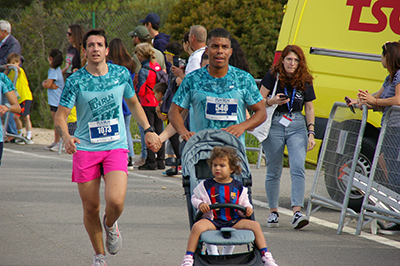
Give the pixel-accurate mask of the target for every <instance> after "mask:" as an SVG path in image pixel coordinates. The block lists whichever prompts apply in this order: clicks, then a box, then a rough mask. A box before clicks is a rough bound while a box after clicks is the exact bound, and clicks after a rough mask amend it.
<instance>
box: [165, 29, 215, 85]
mask: <svg viewBox="0 0 400 266" xmlns="http://www.w3.org/2000/svg"><path fill="white" fill-rule="evenodd" d="M206 39H207V30H206V29H205V28H204V27H203V26H201V25H194V26H192V27H190V32H189V42H190V48H191V49H192V51H193V53H192V54H191V55H190V57H189V59H188V63H187V65H186V69H185V72H183V70H182V68H179V67H176V66H172V67H171V69H172V71H173V72H174V74H175V76H177V77H179V78H181V79H182V80H183V79H184V77H185V76H186V75H187V74H189V73H190V72H192V71H194V70H196V69H199V68H200V62H201V57H202V55H203V53H204V51H205V49H206Z"/></svg>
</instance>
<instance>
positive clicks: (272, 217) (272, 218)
mask: <svg viewBox="0 0 400 266" xmlns="http://www.w3.org/2000/svg"><path fill="white" fill-rule="evenodd" d="M278 217H279V214H278V213H277V212H275V211H273V212H271V213H270V214H269V217H268V219H267V227H269V228H277V227H279V218H278Z"/></svg>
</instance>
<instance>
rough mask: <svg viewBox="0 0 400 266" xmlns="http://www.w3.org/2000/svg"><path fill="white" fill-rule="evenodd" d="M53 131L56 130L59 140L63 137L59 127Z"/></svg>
mask: <svg viewBox="0 0 400 266" xmlns="http://www.w3.org/2000/svg"><path fill="white" fill-rule="evenodd" d="M55 129H56V131H57V133H58V135H60V138H62V137H63V132H62V129H61V127H60V126H56V127H55Z"/></svg>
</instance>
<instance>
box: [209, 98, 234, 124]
mask: <svg viewBox="0 0 400 266" xmlns="http://www.w3.org/2000/svg"><path fill="white" fill-rule="evenodd" d="M238 103H239V100H238V99H224V98H216V97H207V103H206V118H207V119H210V120H220V121H237V108H238Z"/></svg>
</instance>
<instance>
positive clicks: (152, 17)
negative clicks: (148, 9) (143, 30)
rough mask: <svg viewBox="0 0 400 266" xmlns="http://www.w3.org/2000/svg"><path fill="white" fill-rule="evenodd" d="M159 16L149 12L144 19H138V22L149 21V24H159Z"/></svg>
mask: <svg viewBox="0 0 400 266" xmlns="http://www.w3.org/2000/svg"><path fill="white" fill-rule="evenodd" d="M160 21H161V20H160V17H159V16H158V15H157V14H154V13H150V14H148V15H147V16H146V18H145V19H141V20H139V22H140V23H145V22H150V23H151V24H154V25H155V24H160Z"/></svg>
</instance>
